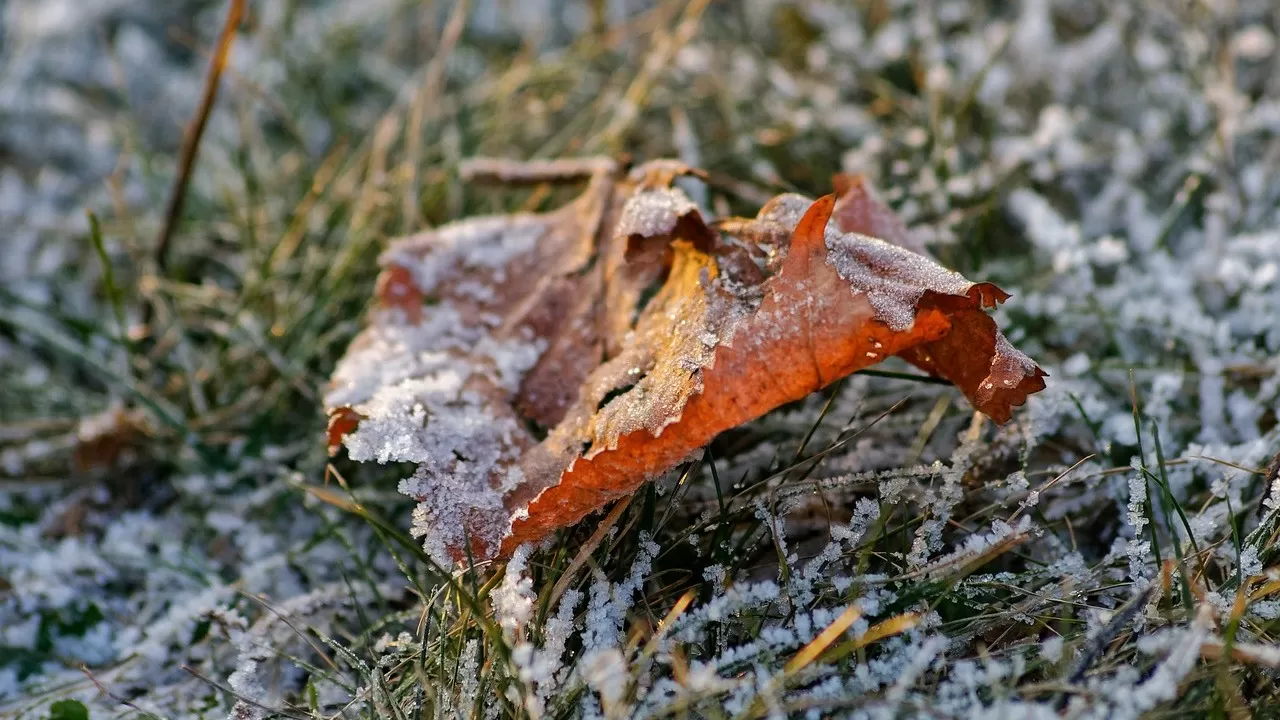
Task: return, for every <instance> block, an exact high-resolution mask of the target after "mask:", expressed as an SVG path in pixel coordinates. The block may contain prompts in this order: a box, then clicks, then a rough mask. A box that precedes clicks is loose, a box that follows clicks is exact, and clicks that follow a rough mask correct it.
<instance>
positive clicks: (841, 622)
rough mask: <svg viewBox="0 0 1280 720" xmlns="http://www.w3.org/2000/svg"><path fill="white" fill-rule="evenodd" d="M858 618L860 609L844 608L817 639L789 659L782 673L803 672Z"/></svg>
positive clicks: (854, 606)
mask: <svg viewBox="0 0 1280 720" xmlns="http://www.w3.org/2000/svg"><path fill="white" fill-rule="evenodd" d="M860 617H862V608H860V607H858V606H857V605H852V606H850V607H848V608H845V611H844V612H842V613H840V616H839V617H837V618H836V619H835V620H833V621H832V622H831V624H830V625H828V626H827V627H826V628H825V629H824V630H823V631H822V632H820V633H818V636H817V637H815V638H814V639H813V640H812V641H810V642H809V644H808V645H805V646H804V647H802V648H800V652H798V653H796V655H795V657H793V658H791V660H790V661H788V662H787V664H786V666H785V667H783V672H785V673H787V674H791V673H796V672H799V671H800V670H803V669H804V668H805V667H807V666H808V665H809V664H810V663H812V662H813V661H814V660H817V659H818V656H819V655H821V654H822V652H823V651H824V650H826V649H827V648H828V647H829V646H830V645H831V643H833V642H835V641H836V639H837V638H839V637H840V636H841V635H843V634H844V632H845V631H846V630H848V629H849V628H850V627H851V626H852V625H853V624H854V623H855V622H857V621H858V618H860Z"/></svg>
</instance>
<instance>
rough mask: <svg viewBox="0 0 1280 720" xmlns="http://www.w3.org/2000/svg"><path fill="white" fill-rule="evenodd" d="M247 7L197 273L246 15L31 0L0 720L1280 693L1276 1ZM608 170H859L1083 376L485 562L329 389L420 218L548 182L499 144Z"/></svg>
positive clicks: (724, 471) (177, 4)
mask: <svg viewBox="0 0 1280 720" xmlns="http://www.w3.org/2000/svg"><path fill="white" fill-rule="evenodd" d="M250 4H251V6H252V10H253V12H252V13H251V16H250V17H249V19H248V21H247V22H246V23H245V25H244V27H243V28H242V34H241V36H240V38H239V39H238V40H237V44H236V46H235V49H234V52H233V54H232V61H231V65H230V67H231V71H230V72H229V75H228V77H227V78H226V82H225V85H224V87H223V95H222V99H221V101H220V103H219V106H218V109H217V111H216V112H215V114H214V116H213V118H212V121H211V123H210V129H209V132H208V134H207V136H206V138H205V141H204V143H203V146H202V148H201V154H200V158H199V166H198V168H197V171H196V173H195V176H194V178H193V181H192V185H191V187H190V197H189V201H188V203H187V214H186V221H185V222H184V224H183V225H182V226H181V227H180V228H179V232H178V234H177V237H176V239H175V243H174V248H175V252H174V256H173V262H172V263H171V266H170V268H169V271H168V273H167V274H166V275H165V276H163V277H157V275H156V272H155V266H154V263H153V262H152V260H151V247H152V245H153V242H154V238H155V235H156V232H157V230H158V227H159V218H160V208H162V207H163V203H164V200H165V193H166V192H167V188H168V181H169V178H170V177H171V176H172V174H173V172H174V157H175V155H176V152H175V151H176V147H177V144H178V142H179V140H180V138H181V127H182V123H183V122H185V119H186V118H187V117H188V116H189V114H190V112H191V110H192V108H193V107H194V104H195V102H196V100H197V98H198V95H199V89H200V83H201V77H202V74H203V69H204V65H205V63H206V60H207V53H208V50H209V48H210V47H211V44H212V39H213V37H214V36H215V35H216V33H217V29H218V27H219V25H220V23H221V16H222V13H223V9H224V8H223V4H222V3H211V2H202V1H197V0H181V1H174V2H161V1H158V0H105V1H103V2H96V3H78V2H72V1H71V0H7V1H4V2H0V253H2V254H0V257H3V261H2V262H0V378H2V380H0V715H4V714H7V713H15V714H20V715H24V716H27V717H45V716H48V715H53V716H54V717H73V716H74V712H75V711H77V710H78V709H79V707H80V706H79V705H76V704H75V703H83V704H84V706H85V707H86V708H87V709H88V711H89V713H90V716H91V717H95V718H96V717H107V716H117V715H126V716H128V715H136V714H146V715H152V714H153V715H156V716H160V717H192V716H202V717H225V716H227V715H228V714H230V715H232V716H235V717H263V716H266V715H268V714H273V715H279V716H287V717H312V716H315V717H333V716H335V715H340V714H346V715H352V716H357V715H359V716H376V717H416V716H419V715H431V716H440V717H472V716H473V711H475V713H476V716H484V717H490V716H503V715H517V714H527V715H532V716H571V715H574V714H586V715H606V714H607V715H609V716H611V717H624V716H625V717H649V716H662V715H671V714H679V713H681V712H690V713H693V714H695V715H696V714H702V715H712V716H715V715H716V713H720V715H721V716H725V717H735V716H741V717H758V716H763V715H771V716H787V715H791V716H798V717H804V716H813V717H817V716H825V715H828V714H848V715H850V716H855V717H893V716H895V715H900V716H912V715H918V716H928V717H946V718H950V717H992V718H1015V717H1031V718H1041V717H1043V718H1049V717H1082V718H1083V717H1098V718H1103V717H1110V718H1129V717H1138V716H1140V715H1142V714H1143V713H1147V712H1151V713H1154V714H1169V713H1186V714H1189V716H1204V715H1211V714H1212V715H1216V716H1219V717H1227V716H1230V717H1243V716H1245V715H1243V713H1248V712H1253V713H1254V714H1256V715H1257V716H1259V717H1262V716H1266V715H1267V714H1268V713H1269V712H1273V711H1271V710H1269V708H1270V707H1274V706H1275V705H1276V700H1277V699H1278V698H1280V692H1278V691H1277V688H1276V685H1275V678H1276V675H1275V672H1276V668H1280V645H1277V644H1276V638H1275V636H1273V635H1272V633H1273V632H1277V630H1280V626H1278V625H1277V621H1278V620H1280V600H1278V598H1280V595H1276V593H1277V591H1280V582H1277V580H1278V579H1280V573H1276V572H1275V571H1274V570H1272V569H1271V568H1272V566H1273V565H1274V564H1275V563H1276V555H1277V553H1276V545H1275V541H1274V538H1275V535H1276V533H1277V532H1280V487H1272V486H1273V485H1274V484H1275V482H1274V481H1275V473H1274V472H1272V473H1271V475H1270V477H1268V476H1267V473H1266V471H1267V468H1268V466H1269V465H1271V464H1272V463H1273V458H1274V457H1275V456H1276V454H1277V452H1280V424H1278V417H1277V414H1278V412H1280V183H1278V182H1276V181H1275V179H1274V178H1275V174H1276V168H1277V166H1280V53H1278V52H1277V40H1276V32H1277V29H1278V24H1280V17H1278V15H1280V10H1277V8H1276V7H1275V6H1274V4H1273V3H1271V2H1268V1H1266V0H1256V1H1252V2H1251V1H1249V0H1240V1H1239V2H1233V3H1225V2H1224V3H1207V2H1206V3H1195V4H1190V3H1164V2H1155V1H1151V2H1136V1H1133V2H1121V3H1117V2H1093V1H1092V0H1084V1H1078V0H1063V1H1061V2H1050V1H1049V0H1026V1H1025V2H1022V3H1019V4H1011V3H999V2H991V3H983V2H963V1H958V0H935V1H933V2H918V3H916V2H896V1H893V0H886V1H882V2H867V3H842V2H818V1H810V2H763V1H762V2H752V3H742V4H738V3H723V2H720V3H710V4H709V5H707V4H706V3H699V2H693V3H685V2H683V1H680V2H675V1H672V2H658V3H654V2H640V1H639V0H633V1H625V0H612V1H609V2H585V3H572V2H558V1H555V0H545V1H542V2H515V1H514V0H512V1H510V2H502V1H501V0H494V1H492V2H489V1H477V2H475V3H473V5H474V7H472V8H471V9H470V11H468V12H467V13H458V14H457V16H456V17H455V16H454V12H455V11H454V6H453V5H452V4H448V3H444V4H443V5H446V6H447V7H442V8H436V7H434V6H432V4H430V3H426V4H423V3H417V2H408V1H396V0H376V1H373V2H360V3H355V2H351V3H340V2H328V3H326V2H287V3H286V2H279V3H250ZM704 5H706V7H705V8H704ZM463 21H465V22H463ZM451 38H452V39H451ZM600 152H609V153H616V152H629V153H632V154H633V155H634V156H636V157H639V158H652V157H662V156H668V155H679V156H680V157H682V158H684V159H686V160H687V161H690V162H692V163H694V164H698V165H701V166H703V167H706V168H707V169H709V170H710V171H712V173H713V178H712V179H713V182H712V183H710V185H709V187H704V188H694V189H693V190H694V191H698V192H702V193H704V194H703V195H702V197H704V198H705V202H706V204H707V205H708V209H709V210H710V211H712V212H713V213H721V214H724V213H728V212H730V211H744V210H748V209H754V206H755V204H758V201H759V199H760V198H761V197H768V196H770V195H771V194H773V193H775V192H777V191H780V190H784V189H796V190H799V191H802V192H806V193H808V194H810V195H816V194H819V193H821V192H825V191H826V190H827V183H828V180H829V177H830V175H831V174H832V173H833V172H837V171H841V170H845V171H857V172H863V173H866V174H867V175H869V176H870V177H871V178H872V179H873V180H874V181H875V183H876V184H877V185H878V186H879V187H880V188H881V189H882V191H883V192H884V194H885V195H886V197H887V198H888V199H889V200H890V201H892V203H893V204H894V205H895V206H896V207H897V208H898V209H899V211H900V212H901V213H902V215H903V216H904V217H905V218H906V219H907V220H908V221H909V222H910V223H911V224H912V225H913V226H915V227H916V228H918V229H919V230H918V231H919V232H920V233H921V237H922V238H923V239H925V240H926V241H927V242H928V243H929V244H930V246H931V248H932V250H933V252H934V253H935V254H936V255H937V256H938V257H940V258H942V259H943V261H944V262H946V263H947V264H949V265H951V266H952V267H955V268H956V269H958V270H961V271H963V272H964V273H965V274H966V275H967V276H968V277H970V278H972V279H975V280H990V281H993V282H997V283H998V284H1000V285H1002V286H1003V287H1004V288H1005V289H1006V290H1009V291H1010V292H1012V293H1013V295H1014V297H1013V299H1012V300H1011V301H1010V302H1009V303H1008V304H1007V305H1006V306H1005V307H1004V308H1003V309H1002V310H1001V312H1000V317H999V320H1000V323H1001V325H1002V327H1004V328H1006V332H1008V333H1009V335H1010V337H1011V339H1012V340H1013V342H1014V343H1015V344H1016V345H1017V346H1019V347H1020V348H1021V349H1023V350H1025V351H1027V352H1028V354H1030V355H1032V356H1033V357H1035V358H1036V359H1037V360H1039V361H1041V362H1042V364H1044V366H1045V368H1046V369H1047V370H1048V371H1049V373H1050V375H1051V378H1050V384H1049V387H1048V389H1047V390H1046V391H1045V392H1044V393H1042V394H1040V395H1038V396H1036V397H1035V398H1034V399H1033V400H1032V402H1031V403H1029V405H1028V406H1027V407H1026V408H1024V409H1023V410H1022V411H1021V412H1019V413H1018V414H1016V415H1015V419H1014V422H1013V423H1011V424H1010V425H1007V426H1003V427H999V428H996V427H993V426H991V425H990V424H989V423H985V424H984V423H978V422H974V421H973V418H972V415H971V413H970V412H969V411H968V408H967V406H965V405H964V401H963V399H962V398H960V397H959V395H958V394H957V393H955V391H953V390H951V389H949V388H940V387H938V386H935V385H930V384H922V383H917V382H911V381H907V380H900V379H889V378H882V377H868V376H859V377H856V378H853V379H851V380H850V381H849V382H847V383H845V384H843V385H842V386H840V387H839V388H837V389H836V390H834V391H833V392H830V393H825V394H819V395H818V396H815V397H813V398H811V400H810V401H808V402H806V403H802V404H800V405H799V406H796V407H791V408H787V409H785V410H784V411H782V412H778V413H774V414H773V415H771V416H769V417H767V418H764V419H763V420H761V421H759V422H757V423H754V424H752V425H751V426H749V427H747V428H745V429H743V430H739V431H735V432H733V433H729V434H728V436H726V437H724V438H722V439H721V440H720V441H718V442H717V443H716V445H714V446H713V448H712V452H711V453H709V454H708V455H707V456H705V457H704V459H703V461H702V462H701V463H698V464H694V465H693V466H691V467H689V468H687V469H686V471H685V472H684V473H682V474H677V475H676V476H673V477H671V478H669V479H667V480H666V481H664V482H662V483H660V484H658V486H657V487H656V488H655V489H654V490H653V491H648V492H644V493H641V495H639V496H637V498H636V499H635V500H633V502H632V503H631V505H630V507H628V508H627V509H626V510H625V511H624V512H622V513H621V514H620V515H619V516H618V517H617V518H616V524H615V526H614V529H613V530H612V531H610V532H609V533H607V534H604V535H603V539H600V538H597V539H598V540H600V545H599V547H598V549H596V550H595V552H594V554H592V556H591V559H590V562H588V563H586V564H585V565H581V564H579V565H574V566H573V567H572V568H571V570H572V571H571V572H570V571H569V569H570V568H569V566H570V563H571V562H572V561H573V560H574V559H575V556H576V555H577V552H578V549H579V548H580V547H583V546H584V544H585V543H588V540H589V538H591V534H592V532H593V531H594V530H595V528H596V522H595V521H588V522H587V523H585V524H584V527H582V528H579V529H578V530H575V531H573V532H571V533H566V534H565V535H564V536H563V538H562V539H561V540H559V541H558V542H557V543H556V544H553V545H552V546H550V547H548V548H544V549H542V550H539V551H537V552H534V553H532V554H528V553H521V554H520V555H518V556H517V559H516V560H513V561H512V562H511V563H510V564H508V566H507V567H506V568H505V570H500V571H499V572H497V574H496V576H495V575H494V573H493V572H492V571H490V570H489V569H478V570H477V571H475V572H474V573H462V574H460V575H459V576H457V578H455V579H453V580H451V581H446V578H444V577H443V576H442V575H441V574H440V573H439V572H437V571H436V570H435V569H433V568H432V567H431V566H430V565H429V564H428V563H427V560H426V558H425V557H424V556H422V554H421V553H420V549H419V548H417V546H416V543H414V542H412V541H406V542H401V540H403V533H404V531H406V530H407V529H408V527H409V525H410V519H409V508H410V506H411V503H409V502H408V501H407V499H406V498H400V497H398V496H397V495H396V493H395V487H396V484H397V481H398V480H399V479H400V478H401V477H403V476H404V474H405V471H404V469H403V468H378V467H357V466H354V465H352V464H350V463H347V462H345V461H344V460H342V459H339V460H338V461H337V462H336V467H335V470H337V472H338V474H327V473H326V470H325V469H326V462H327V460H328V459H327V457H326V456H325V453H324V448H323V447H322V418H321V416H320V413H319V411H318V409H317V405H318V399H317V398H318V390H319V388H321V387H322V386H323V384H324V381H325V378H326V377H327V376H328V373H329V372H330V370H331V369H332V365H333V362H334V360H335V359H336V358H337V357H338V356H339V355H340V353H341V352H342V350H343V348H344V347H345V344H346V342H347V340H349V338H350V337H351V336H352V334H353V333H354V332H355V330H356V329H357V328H358V324H359V317H360V311H361V309H362V307H363V306H364V301H365V299H367V297H368V296H369V293H370V291H371V283H372V277H373V270H374V268H373V259H374V256H375V255H376V252H377V248H378V247H379V246H380V245H381V244H382V243H384V242H385V240H386V239H387V238H388V237H391V236H394V235H396V234H399V233H404V232H407V231H410V230H413V229H416V228H420V227H422V226H423V225H424V224H427V223H439V222H443V221H446V220H448V219H450V218H453V217H457V216H459V215H461V214H463V213H469V212H479V211H493V210H495V209H499V208H507V209H510V208H514V207H517V206H519V205H521V204H522V203H525V202H534V203H537V202H546V199H545V198H539V197H537V196H533V197H531V196H530V195H529V194H528V193H525V194H523V195H520V196H517V195H515V194H514V193H506V194H504V193H502V192H498V191H494V190H492V189H482V188H464V187H462V186H460V185H459V184H458V183H457V181H456V178H455V177H454V175H453V174H452V173H453V170H454V169H455V167H456V165H457V162H458V161H459V160H460V159H461V158H463V157H466V156H470V155H475V154H489V155H505V156H510V157H519V158H527V157H554V156H558V155H568V154H585V153H600ZM86 210H90V211H92V212H93V213H94V217H95V218H96V219H97V220H98V221H99V225H100V228H101V233H100V235H98V234H95V233H93V232H91V229H90V228H91V223H90V221H89V219H88V216H87V215H86V212H85V211H86ZM95 238H99V239H100V242H95ZM108 270H109V271H108ZM146 307H150V308H151V310H150V313H149V314H146V313H144V308H146ZM144 319H149V320H150V322H149V323H148V324H146V325H144ZM890 369H901V368H890ZM828 400H830V402H828ZM882 416H883V417H882ZM808 458H812V459H808ZM1273 467H1274V466H1273ZM713 470H714V472H713ZM339 477H341V478H342V480H343V481H342V482H340V481H339ZM1273 492H1274V493H1275V494H1274V496H1273ZM382 518H385V520H383V519H382ZM588 546H589V545H588ZM491 577H492V582H490V583H486V581H487V580H489V579H490V578H491ZM561 577H565V578H568V579H567V580H566V583H565V584H564V585H563V586H562V587H557V580H558V579H559V578H561ZM553 595H554V596H555V597H553ZM851 607H852V608H856V610H853V611H849V610H848V609H849V608H851ZM673 608H674V610H673ZM669 613H670V614H671V615H670V620H669V622H667V623H662V624H660V621H661V620H662V619H663V618H664V617H667V616H668V614H669ZM855 616H856V617H855ZM833 623H837V625H836V627H837V628H839V627H841V626H842V625H843V626H847V627H848V628H849V630H848V634H845V635H839V636H836V637H835V638H832V639H831V641H830V643H829V644H827V645H823V647H822V649H823V651H824V652H823V653H820V654H818V655H815V656H812V657H808V659H807V660H806V661H804V662H801V661H800V659H804V658H805V654H804V653H803V652H802V650H801V648H802V647H804V646H805V645H806V644H808V643H810V641H813V640H814V639H815V637H818V636H819V633H820V632H821V631H822V630H823V628H826V627H828V626H830V625H832V624H833ZM877 638H880V639H877ZM819 644H821V641H820V643H819ZM813 647H817V646H816V645H815V646H813ZM82 668H83V669H82ZM68 700H70V701H73V702H71V703H68V702H65V701H68ZM58 702H61V703H62V704H57V705H55V703H58ZM67 713H72V714H67ZM1184 716H1188V715H1184Z"/></svg>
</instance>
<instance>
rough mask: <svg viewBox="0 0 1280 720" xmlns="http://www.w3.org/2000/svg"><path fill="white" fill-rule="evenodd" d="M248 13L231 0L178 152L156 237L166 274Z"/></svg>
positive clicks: (159, 260)
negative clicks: (193, 172) (211, 116)
mask: <svg viewBox="0 0 1280 720" xmlns="http://www.w3.org/2000/svg"><path fill="white" fill-rule="evenodd" d="M243 17H244V0H230V1H229V2H228V4H227V14H226V19H225V20H224V21H223V23H222V32H221V33H220V34H219V35H218V44H217V47H216V49H215V50H214V53H213V55H212V56H211V57H210V58H209V69H208V71H207V72H206V74H205V79H204V89H203V90H202V91H201V93H200V104H199V105H197V106H196V111H195V114H194V115H192V116H191V122H190V123H188V124H187V129H186V131H185V132H184V133H183V136H182V150H181V152H180V154H179V155H178V173H177V174H176V175H174V177H173V184H172V185H171V186H170V188H169V201H168V204H167V205H166V206H165V212H164V222H163V224H161V226H160V234H159V235H158V236H157V238H156V248H155V253H156V269H157V271H158V272H159V273H160V274H161V275H163V274H164V271H165V269H166V268H167V267H168V265H169V247H170V245H171V244H172V242H173V233H174V231H175V230H176V228H177V224H178V219H179V217H180V216H181V215H182V206H183V203H184V202H186V196H187V183H188V182H189V181H190V179H191V170H192V168H193V167H195V162H196V154H197V152H198V151H199V149H200V139H201V138H203V137H204V129H205V126H206V125H208V123H209V114H210V113H211V112H213V104H214V103H215V102H216V101H217V99H218V86H219V84H220V82H221V80H222V71H223V70H224V69H225V68H226V66H227V57H228V55H230V53H231V45H232V43H234V42H235V39H236V31H237V29H238V28H239V27H240V20H241V18H243Z"/></svg>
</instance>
